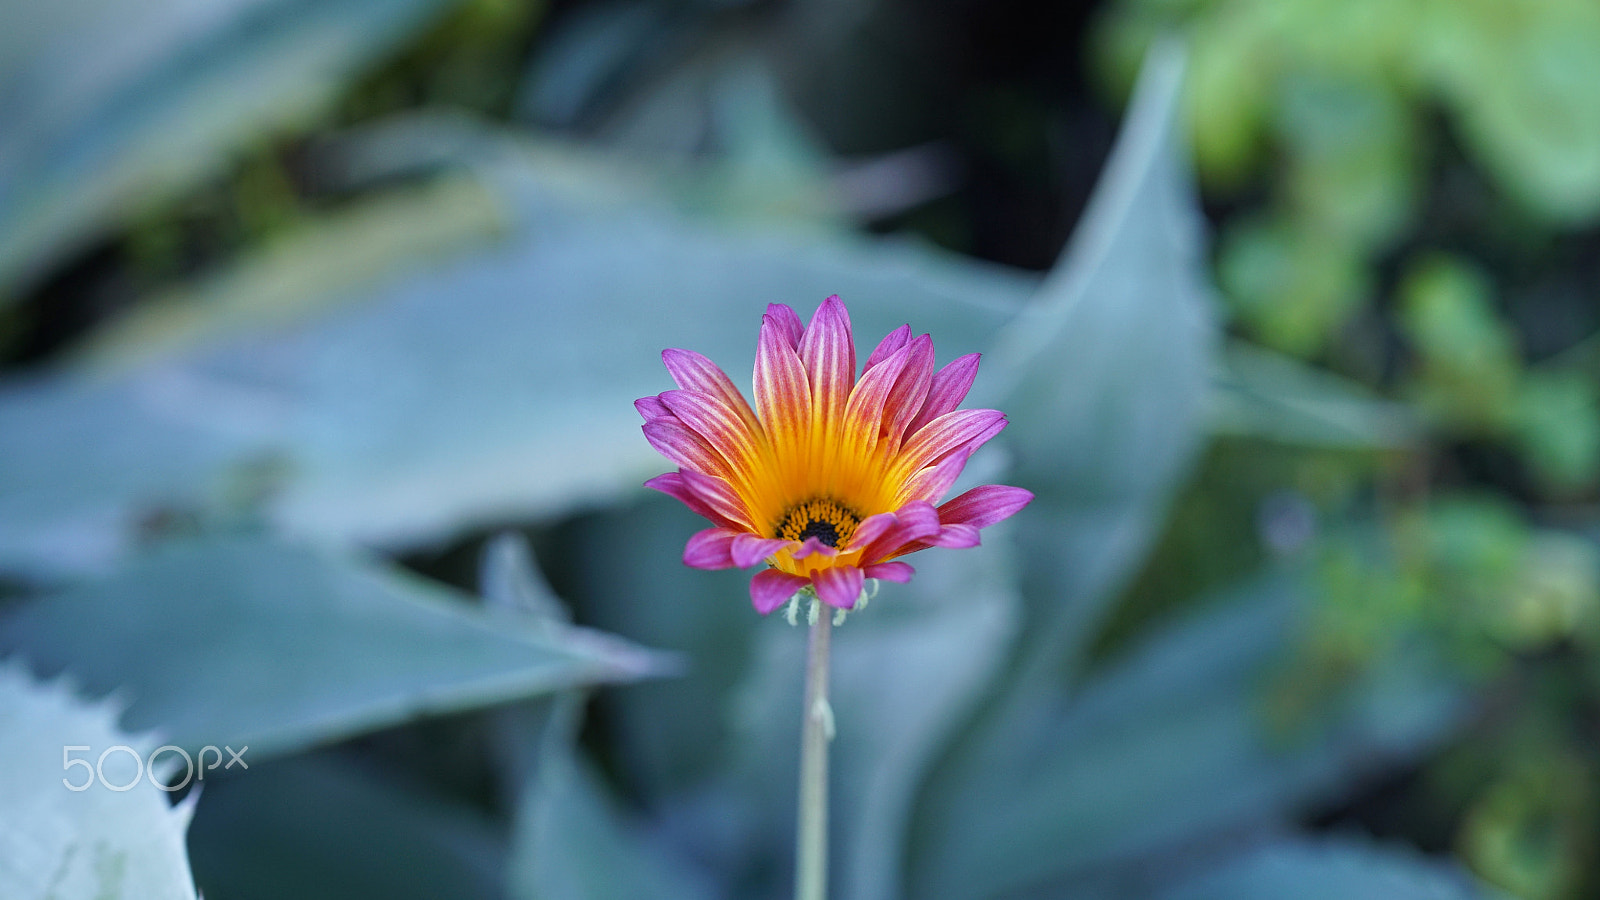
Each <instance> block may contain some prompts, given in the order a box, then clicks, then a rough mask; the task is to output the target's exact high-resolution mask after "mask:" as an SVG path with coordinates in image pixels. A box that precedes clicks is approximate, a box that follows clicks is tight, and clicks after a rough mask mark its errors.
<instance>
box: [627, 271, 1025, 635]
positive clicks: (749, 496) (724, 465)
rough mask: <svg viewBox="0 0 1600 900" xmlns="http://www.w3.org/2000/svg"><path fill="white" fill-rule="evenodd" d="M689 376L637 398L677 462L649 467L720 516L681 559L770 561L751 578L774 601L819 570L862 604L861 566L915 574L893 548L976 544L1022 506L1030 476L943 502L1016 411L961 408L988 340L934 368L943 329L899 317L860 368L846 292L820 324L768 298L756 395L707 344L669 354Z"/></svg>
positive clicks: (819, 586)
mask: <svg viewBox="0 0 1600 900" xmlns="http://www.w3.org/2000/svg"><path fill="white" fill-rule="evenodd" d="M661 357H662V359H663V360H664V361H665V362H666V365H667V371H669V372H670V373H671V374H672V378H673V380H674V381H676V382H677V384H678V390H674V391H667V392H665V393H663V394H660V395H657V396H654V397H645V398H642V399H640V400H638V401H637V402H635V404H634V406H636V407H637V408H638V410H639V413H640V414H641V415H643V416H644V420H645V423H644V435H645V438H646V439H647V440H649V441H650V444H651V446H653V447H655V448H656V449H657V450H659V451H661V453H662V454H663V455H664V456H666V457H667V458H668V459H670V460H672V461H673V462H675V463H677V464H678V466H679V469H678V471H677V472H674V473H668V474H666V475H661V476H658V477H656V478H652V479H650V480H649V481H647V482H645V485H646V486H647V487H651V488H655V489H656V490H658V491H661V492H663V493H666V494H670V495H671V496H673V497H676V498H678V499H679V500H681V501H683V503H684V504H685V505H686V506H688V507H689V508H690V509H692V510H694V511H695V512H696V513H699V514H700V515H702V516H705V517H706V518H707V519H709V520H710V521H711V523H712V525H713V527H711V528H708V529H706V530H704V531H701V532H699V533H697V534H695V535H694V536H693V537H691V538H690V539H689V543H688V545H687V546H686V547H685V548H684V553H683V561H684V563H686V564H688V565H690V566H694V567H695V568H700V569H726V568H730V567H733V566H739V567H741V568H743V567H747V566H753V565H756V564H757V563H762V562H764V563H766V565H767V568H765V569H763V570H762V571H760V572H758V573H756V576H755V577H754V578H753V579H752V580H751V582H750V599H751V601H752V602H753V603H754V604H755V608H756V611H757V612H760V613H761V614H763V615H765V614H767V613H770V612H772V611H773V610H774V609H777V608H778V607H779V606H782V605H783V604H784V602H785V601H787V600H788V599H789V598H790V597H792V596H793V595H794V594H795V593H796V592H797V591H799V590H800V589H802V588H805V587H807V586H810V587H811V588H813V589H814V590H815V591H816V595H817V597H818V599H820V600H822V602H824V603H827V604H828V605H830V606H833V607H836V608H838V609H852V608H854V606H855V605H856V600H857V598H858V597H859V596H860V595H861V591H862V586H863V583H864V580H865V579H867V578H880V579H886V580H888V581H898V582H906V581H909V580H911V575H912V573H913V570H912V568H911V566H909V565H907V564H906V563H904V562H899V561H898V558H899V557H902V556H905V555H907V554H909V553H915V552H916V551H918V550H922V549H925V548H928V547H973V546H977V544H978V530H979V529H981V528H984V527H985V526H988V525H993V524H994V523H996V522H999V521H1000V520H1002V519H1005V518H1006V517H1008V516H1010V515H1011V514H1013V513H1015V512H1016V511H1017V510H1019V509H1021V508H1022V507H1024V506H1026V505H1027V504H1028V502H1029V501H1030V500H1032V499H1033V494H1032V493H1030V492H1029V491H1026V490H1023V489H1022V488H1016V487H1005V486H1003V485H984V486H982V487H976V488H973V489H972V490H970V491H967V492H966V493H964V494H962V495H960V496H959V497H956V498H955V499H953V500H950V501H948V502H945V503H944V504H942V505H938V506H936V505H935V504H938V503H939V501H940V500H942V499H943V498H944V495H945V494H946V493H948V492H949V490H950V486H951V485H952V484H954V483H955V480H956V477H957V476H958V475H960V474H961V469H962V467H963V466H965V465H966V462H967V458H968V457H970V456H971V455H972V454H973V452H974V451H976V450H977V449H978V448H979V447H980V446H982V445H983V444H984V442H986V441H988V440H989V439H990V438H992V437H994V436H995V435H996V434H999V433H1000V430H1001V429H1003V428H1005V426H1006V418H1005V416H1004V415H1003V414H1002V413H1000V412H999V411H997V410H992V409H957V408H956V407H958V406H959V405H960V404H961V401H962V400H963V399H964V398H965V397H966V395H967V390H968V389H969V388H970V387H971V386H972V380H973V377H974V376H975V375H977V372H978V354H976V353H973V354H969V355H967V356H963V357H961V358H959V359H956V360H954V361H952V362H951V363H949V364H948V365H946V366H945V367H944V368H943V369H940V370H938V371H937V372H936V371H934V364H933V341H932V340H931V339H930V338H929V337H928V335H922V336H921V337H917V338H913V337H911V327H910V326H909V325H902V326H901V327H899V328H897V329H895V330H894V331H892V332H890V333H889V335H888V336H887V337H885V338H884V339H883V340H882V341H881V342H880V343H879V344H878V346H877V349H875V350H873V351H872V353H871V355H869V356H868V357H867V362H866V365H865V366H863V367H862V372H861V377H860V378H859V379H858V378H857V377H856V374H855V373H856V352H855V345H854V342H853V338H852V336H851V333H850V314H849V312H848V311H846V310H845V307H844V304H843V303H841V302H840V301H839V298H838V297H829V298H828V299H827V300H824V301H823V303H822V305H821V306H820V307H818V309H817V312H816V314H815V315H814V316H812V318H811V324H810V325H809V326H805V327H802V326H801V324H800V317H799V316H798V315H796V314H795V311H794V310H793V309H790V308H789V307H787V306H784V305H782V304H773V305H771V306H768V307H767V312H766V315H765V316H763V317H762V320H761V337H760V343H759V344H758V346H757V350H756V366H755V398H756V405H755V409H754V410H752V409H751V408H750V405H749V404H748V403H746V402H745V399H744V395H742V394H741V393H739V389H738V388H736V387H734V385H733V382H732V381H731V380H729V378H728V376H727V375H725V374H724V373H723V371H722V370H721V369H720V368H718V367H717V366H716V364H714V363H712V362H711V361H710V360H709V359H707V358H705V357H704V356H701V355H700V354H698V353H694V352H692V351H689V350H667V351H664V352H663V353H662V354H661Z"/></svg>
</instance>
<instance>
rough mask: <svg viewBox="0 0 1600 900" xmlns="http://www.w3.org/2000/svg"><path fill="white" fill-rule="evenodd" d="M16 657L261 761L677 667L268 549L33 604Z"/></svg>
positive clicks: (392, 576)
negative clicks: (432, 718)
mask: <svg viewBox="0 0 1600 900" xmlns="http://www.w3.org/2000/svg"><path fill="white" fill-rule="evenodd" d="M85 623H92V626H86V624H85ZM0 645H3V646H5V647H8V648H11V649H12V650H13V651H15V652H21V653H23V654H25V655H26V656H28V657H29V658H31V659H34V660H37V661H38V662H39V663H41V664H42V665H44V666H45V667H48V668H49V669H51V670H61V669H65V670H67V671H69V672H71V673H72V674H73V675H74V676H75V677H77V678H80V679H82V680H83V681H84V683H85V684H87V685H88V686H89V687H91V688H93V689H96V690H110V689H113V688H120V689H123V690H125V691H127V692H128V695H129V696H130V697H131V698H132V703H131V705H130V706H129V709H128V717H127V718H128V722H129V724H130V725H131V726H133V727H137V728H152V727H154V728H160V729H162V731H163V733H164V734H166V735H167V736H168V737H169V739H170V740H172V741H173V742H174V743H176V744H180V745H182V746H185V747H190V748H195V747H199V746H201V745H204V744H215V745H218V746H222V745H224V744H226V745H230V746H233V747H236V748H237V747H243V746H249V747H250V757H249V759H257V758H265V757H266V756H269V755H272V754H276V753H284V752H289V751H293V750H297V749H300V748H303V747H307V746H310V745H313V744H317V743H321V742H326V741H329V740H335V739H338V738H343V737H348V736H350V735H353V734H358V733H361V732H363V731H368V730H371V729H374V728H381V727H385V726H388V725H394V724H398V723H401V722H404V721H407V720H409V719H412V718H415V717H417V716H422V715H429V714H439V713H448V712H456V711H460V710H465V709H472V708H475V707H481V706H486V705H491V704H496V703H503V702H506V701H510V700H517V699H522V698H526V697H532V696H537V695H540V694H543V693H547V692H550V691H558V690H562V689H566V688H570V687H574V686H576V685H585V684H594V683H599V682H612V681H622V680H629V679H633V678H638V677H642V676H645V675H649V674H652V673H654V672H658V671H660V670H661V668H662V664H663V660H662V659H661V658H660V657H658V656H655V655H652V654H650V653H649V652H647V651H644V650H642V649H640V648H638V647H635V646H633V645H630V644H627V643H625V642H622V641H620V640H618V639H615V638H611V637H609V636H605V635H600V634H597V633H594V632H589V631H586V630H583V629H577V628H561V627H556V626H553V625H551V624H550V623H546V622H539V621H536V620H530V619H529V618H527V617H526V616H517V615H514V614H512V613H510V612H506V611H495V612H492V613H491V612H486V611H484V610H482V609H477V608H474V607H473V606H471V605H469V600H468V598H465V597H463V596H461V595H459V594H457V593H456V592H454V591H451V590H449V589H446V588H444V587H442V586H439V585H436V584H432V583H428V582H424V581H422V580H421V579H418V578H416V577H414V576H409V575H404V574H401V573H398V572H394V571H391V570H387V569H384V568H380V567H378V566H375V565H373V564H372V563H369V562H365V561H362V560H358V559H352V558H347V557H343V556H340V555H337V554H334V553H331V552H321V551H311V550H307V549H302V548H299V547H294V546H287V545H281V544H277V543H272V542H268V541H264V540H252V539H215V540H202V541H195V542H192V543H181V544H178V545H175V546H170V547H165V548H160V549H158V550H157V551H156V552H153V553H151V554H149V555H148V556H147V557H143V558H140V559H137V560H135V561H133V562H131V563H130V564H128V565H127V566H126V567H125V568H123V569H121V570H119V571H118V572H117V573H116V574H115V575H113V576H111V577H109V578H106V579H104V580H102V581H99V582H96V583H91V584H86V585H83V586H81V587H77V588H73V589H70V590H67V591H63V592H61V593H57V594H54V595H49V596H44V597H40V598H37V599H34V600H31V601H29V602H27V603H25V604H23V605H21V606H20V607H19V608H18V609H16V610H15V611H14V612H12V613H11V614H10V615H8V616H7V617H5V618H4V619H0Z"/></svg>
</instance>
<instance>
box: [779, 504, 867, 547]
mask: <svg viewBox="0 0 1600 900" xmlns="http://www.w3.org/2000/svg"><path fill="white" fill-rule="evenodd" d="M860 524H861V516H860V514H858V513H857V512H856V511H855V510H853V509H851V508H849V507H848V506H845V505H844V504H843V503H840V502H839V501H837V500H834V499H832V498H831V497H819V498H816V499H813V500H807V501H805V502H803V503H797V504H795V505H794V506H792V507H790V508H789V511H788V512H786V513H784V514H783V518H781V519H779V520H778V527H777V528H775V529H774V534H773V537H777V538H782V539H783V540H786V541H804V540H805V539H806V538H816V539H817V540H818V541H821V542H822V543H824V544H826V545H828V546H829V547H835V548H837V547H838V546H839V545H841V544H844V543H847V542H848V541H849V540H850V536H851V535H853V534H855V532H856V526H857V525H860Z"/></svg>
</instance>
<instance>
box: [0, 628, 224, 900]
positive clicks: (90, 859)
mask: <svg viewBox="0 0 1600 900" xmlns="http://www.w3.org/2000/svg"><path fill="white" fill-rule="evenodd" d="M13 659H15V657H13ZM116 718H117V711H116V709H115V708H114V706H113V705H112V704H109V703H104V702H102V703H98V704H86V703H83V702H82V701H80V700H78V699H77V698H75V697H74V696H72V691H71V690H70V689H69V687H68V685H67V683H66V681H64V680H58V681H56V682H55V683H53V684H43V685H41V684H37V683H35V682H34V680H33V679H32V678H31V677H30V676H29V675H28V673H27V672H26V670H25V669H24V668H23V667H22V666H20V665H18V664H16V663H14V662H13V663H9V664H5V665H0V759H4V760H5V761H6V766H5V769H4V771H3V772H0V798H4V800H3V802H0V896H5V897H19V898H21V897H29V898H31V897H98V898H106V900H122V898H127V900H147V898H148V900H167V898H185V900H190V898H193V897H194V896H195V890H194V881H193V878H192V877H191V876H190V874H189V859H188V855H187V854H186V853H185V851H184V832H185V830H186V829H187V828H188V825H189V816H190V814H191V813H192V812H193V811H194V805H193V804H192V803H185V804H183V805H181V806H179V807H177V808H173V807H172V806H170V805H169V804H168V799H167V796H166V795H165V794H163V793H162V791H161V790H160V789H158V788H157V787H156V783H157V781H159V779H158V778H156V777H155V776H146V777H144V778H141V775H144V773H145V762H146V761H148V760H150V758H151V756H152V752H153V751H155V750H156V749H157V744H158V741H156V740H155V739H154V738H152V737H150V736H148V735H130V734H126V733H124V732H122V731H121V730H119V729H118V728H117V725H116ZM155 758H156V761H157V765H158V767H162V766H164V765H165V764H166V763H171V762H175V761H176V760H178V759H180V758H181V757H179V756H178V755H177V754H176V753H174V752H173V751H171V750H168V751H166V752H164V753H162V754H160V755H158V756H156V757H155ZM136 760H137V762H136ZM80 786H83V787H82V789H79V788H80ZM125 786H126V787H125Z"/></svg>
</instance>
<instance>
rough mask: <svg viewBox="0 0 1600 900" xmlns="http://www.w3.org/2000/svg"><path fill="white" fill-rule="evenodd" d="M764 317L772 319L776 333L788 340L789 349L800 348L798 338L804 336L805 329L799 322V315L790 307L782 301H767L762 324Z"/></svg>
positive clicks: (764, 320) (763, 320)
mask: <svg viewBox="0 0 1600 900" xmlns="http://www.w3.org/2000/svg"><path fill="white" fill-rule="evenodd" d="M766 319H771V320H772V323H773V326H774V327H775V328H777V329H778V334H779V335H780V336H781V337H783V338H784V340H786V341H787V342H788V344H789V347H790V348H791V349H794V350H799V349H800V339H801V338H803V337H805V333H806V329H805V326H804V325H801V324H800V315H799V314H798V313H796V312H795V311H794V309H793V308H792V307H790V306H789V305H787V304H784V303H769V304H767V313H766V315H765V316H764V317H763V318H762V323H763V324H765V322H766Z"/></svg>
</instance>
